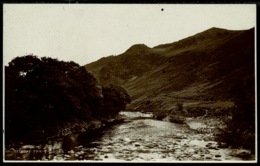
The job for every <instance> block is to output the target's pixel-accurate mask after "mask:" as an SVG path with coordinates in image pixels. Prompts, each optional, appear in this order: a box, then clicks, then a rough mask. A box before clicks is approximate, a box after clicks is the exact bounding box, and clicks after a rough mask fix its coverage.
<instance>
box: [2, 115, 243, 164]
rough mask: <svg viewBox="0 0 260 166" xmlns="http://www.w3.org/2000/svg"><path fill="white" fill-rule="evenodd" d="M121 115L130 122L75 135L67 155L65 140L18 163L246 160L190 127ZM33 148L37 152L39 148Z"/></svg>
mask: <svg viewBox="0 0 260 166" xmlns="http://www.w3.org/2000/svg"><path fill="white" fill-rule="evenodd" d="M120 114H121V115H122V116H125V117H126V120H125V121H124V122H123V123H120V124H116V125H113V126H111V127H109V128H108V129H107V130H104V131H103V132H101V133H98V134H93V135H91V134H88V135H86V134H85V135H84V134H76V135H71V136H70V137H69V138H70V139H69V140H70V146H69V147H72V148H70V149H68V147H67V150H68V151H67V152H66V153H64V147H65V146H64V144H65V140H64V139H61V140H56V141H55V142H52V143H49V144H46V145H44V147H43V148H44V149H46V151H45V152H44V153H41V154H39V155H38V156H37V155H33V156H32V155H31V156H30V155H29V153H28V154H27V156H26V155H22V156H21V155H17V156H19V157H18V158H17V157H16V158H15V160H16V159H18V160H28V159H32V160H41V161H42V160H48V161H49V160H52V161H64V160H72V161H75V160H80V161H106V162H117V161H119V162H124V161H134V162H136V161H138V162H139V161H141V162H143V161H155V162H164V161H165V162H176V161H241V160H242V159H241V158H239V157H235V156H234V155H233V154H234V153H233V152H234V149H228V148H221V147H220V146H219V144H218V143H217V142H216V141H214V138H213V136H212V134H205V133H201V132H198V131H196V130H194V129H192V128H191V127H190V126H188V125H186V124H175V123H171V122H165V121H159V120H155V119H152V114H143V113H140V112H121V113H120ZM71 140H72V141H71ZM62 144H63V146H62ZM71 144H73V145H71ZM23 148H24V149H26V148H25V147H23ZM61 148H63V149H61ZM27 149H30V145H27ZM31 149H35V146H33V147H31ZM20 150H21V149H20ZM236 151H237V150H236ZM46 152H47V153H46ZM6 154H7V153H6ZM24 154H26V153H24ZM34 154H35V152H34ZM24 156H25V157H24ZM26 157H27V158H26ZM30 157H31V158H30Z"/></svg>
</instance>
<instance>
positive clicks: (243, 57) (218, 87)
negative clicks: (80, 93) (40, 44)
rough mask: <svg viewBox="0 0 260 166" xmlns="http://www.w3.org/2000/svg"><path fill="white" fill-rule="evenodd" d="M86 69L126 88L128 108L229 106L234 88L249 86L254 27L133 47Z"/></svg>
mask: <svg viewBox="0 0 260 166" xmlns="http://www.w3.org/2000/svg"><path fill="white" fill-rule="evenodd" d="M86 69H87V70H89V71H92V72H93V73H94V75H95V76H96V77H97V78H98V79H99V81H100V83H101V84H108V83H113V84H118V85H122V86H123V87H124V88H126V90H127V91H128V92H129V94H130V95H131V97H132V100H133V101H132V103H131V105H130V106H129V109H138V110H139V111H141V110H143V111H154V110H158V109H159V110H169V111H171V110H172V109H173V108H174V107H175V103H176V102H178V101H179V102H183V103H184V107H189V106H192V105H196V106H204V107H206V106H207V107H214V108H218V107H230V106H232V102H229V101H231V100H232V98H233V97H234V96H233V92H232V90H233V89H235V88H236V87H239V89H240V90H241V91H247V90H248V89H249V88H252V86H254V29H251V30H247V31H228V30H224V29H219V28H211V29H209V30H207V31H204V32H201V33H198V34H196V35H194V36H191V37H188V38H186V39H183V40H180V41H177V42H174V43H170V44H164V45H159V46H156V47H154V48H149V47H147V46H145V45H143V44H139V45H134V46H132V47H131V48H129V49H128V50H127V51H126V52H125V53H123V54H121V55H118V56H110V57H107V58H102V59H100V60H99V61H96V62H93V63H91V64H88V65H86ZM241 94H242V93H241ZM241 97H242V96H241Z"/></svg>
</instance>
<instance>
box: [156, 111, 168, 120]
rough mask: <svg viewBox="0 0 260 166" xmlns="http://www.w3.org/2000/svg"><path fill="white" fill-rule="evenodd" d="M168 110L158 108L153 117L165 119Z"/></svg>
mask: <svg viewBox="0 0 260 166" xmlns="http://www.w3.org/2000/svg"><path fill="white" fill-rule="evenodd" d="M167 115H168V114H167V112H165V111H162V110H157V111H154V112H153V117H154V118H155V119H157V120H163V119H164V118H166V117H167Z"/></svg>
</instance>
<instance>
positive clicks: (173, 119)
mask: <svg viewBox="0 0 260 166" xmlns="http://www.w3.org/2000/svg"><path fill="white" fill-rule="evenodd" d="M169 120H170V122H173V123H179V124H184V123H185V118H184V117H182V116H178V115H170V116H169Z"/></svg>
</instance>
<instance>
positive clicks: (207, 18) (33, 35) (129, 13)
mask: <svg viewBox="0 0 260 166" xmlns="http://www.w3.org/2000/svg"><path fill="white" fill-rule="evenodd" d="M255 26H256V6H255V5H245V4H241V5H216V4H214V5H176V4H153V5H151V4H150V5H148V4H139V5H129V4H128V5H122V4H121V5H118V4H117V5H116V4H114V5H112V4H78V5H76V4H73V5H72V4H4V31H3V35H4V38H3V47H4V50H3V51H4V54H3V61H4V65H7V64H8V62H10V61H11V60H12V59H13V58H14V57H17V56H22V55H26V54H31V53H32V54H34V55H37V56H39V57H42V56H47V57H53V58H58V59H59V60H64V61H71V60H72V61H75V62H77V63H79V64H80V65H85V64H87V63H90V62H93V61H96V60H98V59H100V58H101V57H104V56H109V55H118V54H121V53H123V52H125V51H126V50H127V49H128V48H129V47H130V46H131V45H133V44H140V43H143V44H146V45H147V46H149V47H154V46H156V45H159V44H165V43H171V42H174V41H178V40H180V39H183V38H185V37H188V36H191V35H194V34H196V33H199V32H201V31H204V30H206V29H209V28H211V27H219V28H225V29H232V30H240V29H249V28H252V27H255Z"/></svg>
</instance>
